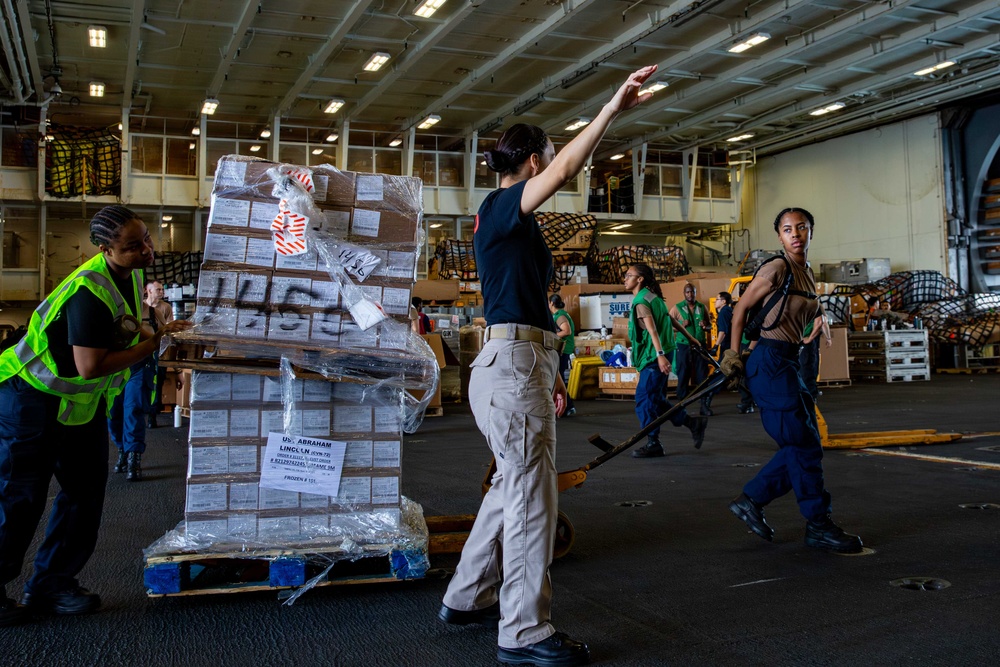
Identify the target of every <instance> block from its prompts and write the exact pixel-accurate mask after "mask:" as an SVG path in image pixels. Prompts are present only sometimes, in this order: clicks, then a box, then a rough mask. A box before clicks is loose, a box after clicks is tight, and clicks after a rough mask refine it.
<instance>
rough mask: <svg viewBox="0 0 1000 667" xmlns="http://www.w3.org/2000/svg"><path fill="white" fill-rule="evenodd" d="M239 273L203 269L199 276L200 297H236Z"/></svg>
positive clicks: (229, 298)
mask: <svg viewBox="0 0 1000 667" xmlns="http://www.w3.org/2000/svg"><path fill="white" fill-rule="evenodd" d="M236 287H237V274H235V273H233V272H231V271H204V270H203V271H202V272H201V273H200V275H199V276H198V298H199V299H213V300H214V299H228V300H230V301H233V300H235V299H236Z"/></svg>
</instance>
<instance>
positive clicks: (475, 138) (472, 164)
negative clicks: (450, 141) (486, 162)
mask: <svg viewBox="0 0 1000 667" xmlns="http://www.w3.org/2000/svg"><path fill="white" fill-rule="evenodd" d="M466 148H467V149H468V158H467V159H468V163H467V164H466V169H465V212H466V213H467V214H469V215H472V213H473V210H472V202H473V199H474V197H475V192H476V160H477V159H478V157H477V156H478V154H479V131H478V130H473V132H472V136H471V137H469V141H468V143H467V144H466Z"/></svg>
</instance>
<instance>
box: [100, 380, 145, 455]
mask: <svg viewBox="0 0 1000 667" xmlns="http://www.w3.org/2000/svg"><path fill="white" fill-rule="evenodd" d="M130 370H131V371H132V375H130V376H129V379H128V382H126V383H125V389H124V390H123V391H122V393H120V394H118V396H117V397H115V402H114V403H112V404H111V413H110V414H109V415H108V430H109V431H111V441H112V442H114V443H115V447H117V448H118V449H119V451H124V452H125V453H128V452H137V453H139V454H142V453H143V452H145V451H146V416H147V415H148V414H149V410H150V400H151V399H152V396H153V383H154V382H155V380H156V367H155V366H153V365H152V363H151V362H150V363H147V362H145V361H144V362H142V363H141V364H135V365H134V366H132V368H131V369H130Z"/></svg>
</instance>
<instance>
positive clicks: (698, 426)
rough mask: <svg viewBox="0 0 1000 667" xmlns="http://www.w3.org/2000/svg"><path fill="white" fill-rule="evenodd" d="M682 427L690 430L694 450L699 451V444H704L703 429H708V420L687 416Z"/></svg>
mask: <svg viewBox="0 0 1000 667" xmlns="http://www.w3.org/2000/svg"><path fill="white" fill-rule="evenodd" d="M684 425H685V426H687V427H688V428H689V429H691V439H692V440H694V448H695V449H701V443H703V442H705V429H707V428H708V418H707V417H692V416H691V415H688V417H687V419H685V420H684Z"/></svg>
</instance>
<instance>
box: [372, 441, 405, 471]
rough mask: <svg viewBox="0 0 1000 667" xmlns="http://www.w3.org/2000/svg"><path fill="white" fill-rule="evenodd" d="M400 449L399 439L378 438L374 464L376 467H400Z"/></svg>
mask: <svg viewBox="0 0 1000 667" xmlns="http://www.w3.org/2000/svg"><path fill="white" fill-rule="evenodd" d="M399 449H400V446H399V440H376V441H375V463H374V466H375V467H376V468H398V467H399Z"/></svg>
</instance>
